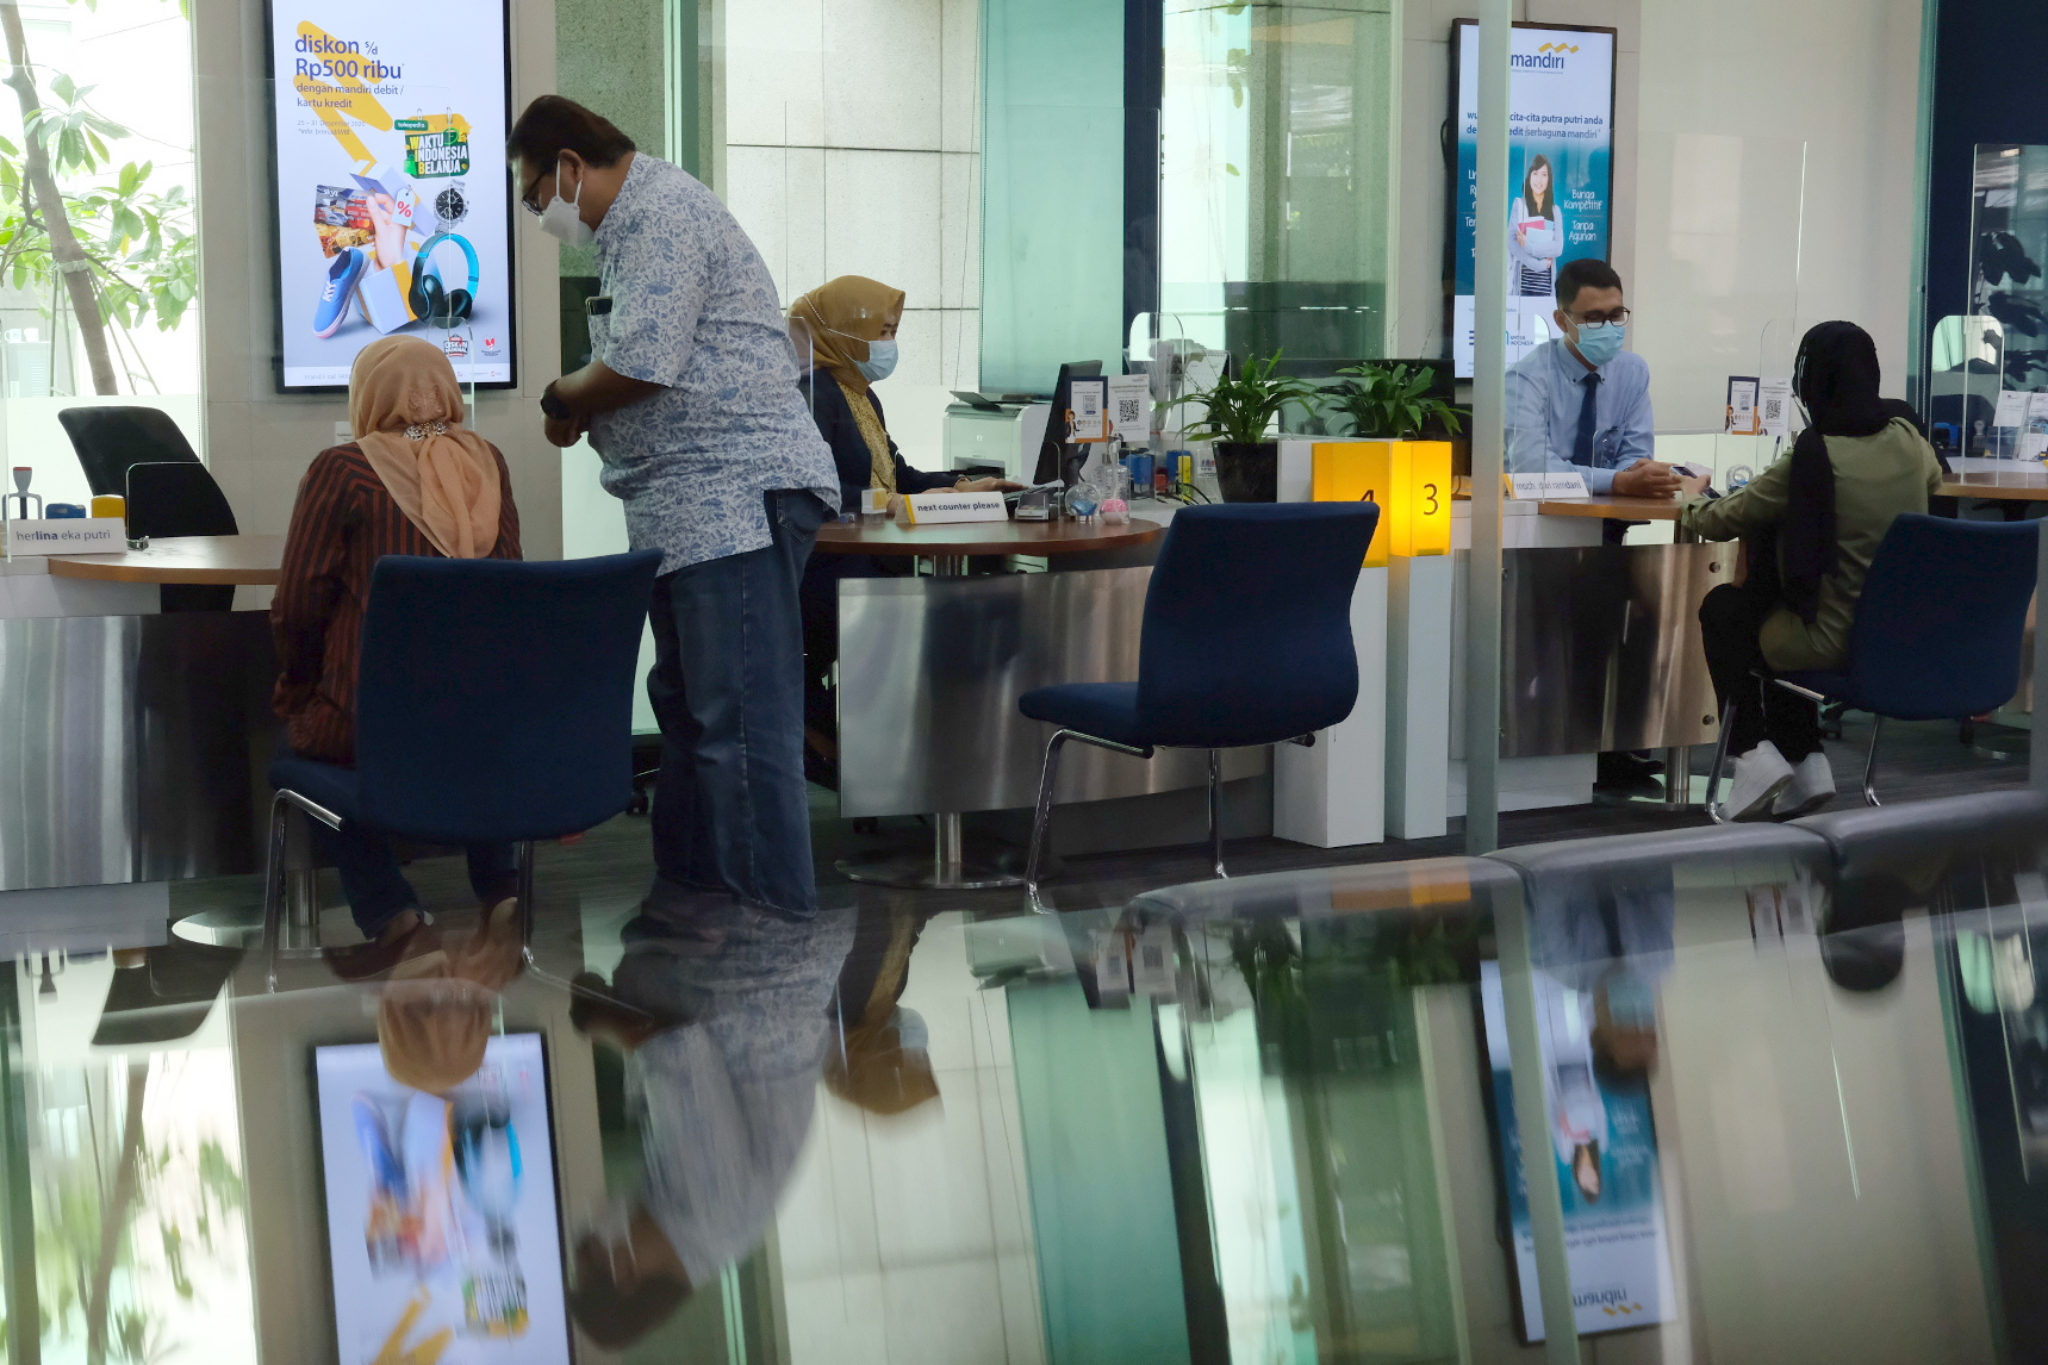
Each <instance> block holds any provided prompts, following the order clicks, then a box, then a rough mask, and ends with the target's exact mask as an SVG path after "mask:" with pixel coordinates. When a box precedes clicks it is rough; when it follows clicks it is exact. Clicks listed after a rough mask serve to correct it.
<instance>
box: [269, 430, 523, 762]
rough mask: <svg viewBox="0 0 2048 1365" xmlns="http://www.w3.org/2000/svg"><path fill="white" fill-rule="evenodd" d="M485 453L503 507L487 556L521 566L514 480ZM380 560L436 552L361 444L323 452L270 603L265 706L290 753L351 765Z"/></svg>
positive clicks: (297, 508) (302, 495) (295, 513)
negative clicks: (275, 667) (279, 720)
mask: <svg viewBox="0 0 2048 1365" xmlns="http://www.w3.org/2000/svg"><path fill="white" fill-rule="evenodd" d="M491 454H492V455H493V456H494V457H496V459H497V462H498V489H499V494H500V498H501V506H502V508H503V510H502V511H501V512H500V513H499V515H498V543H497V545H496V546H495V547H494V548H493V549H492V550H491V554H490V557H491V558H492V559H517V558H519V509H518V508H517V507H515V506H513V503H512V480H511V477H510V475H509V474H508V473H507V472H506V469H505V457H504V456H503V455H502V454H500V453H499V451H498V449H497V447H496V446H493V447H491ZM385 555H426V556H429V557H433V558H439V557H440V551H438V550H436V549H435V548H434V547H433V545H432V544H431V543H430V542H429V541H428V540H427V538H426V536H425V535H424V534H422V533H421V531H420V529H419V527H417V526H415V525H413V524H412V522H410V521H408V520H407V519H406V516H405V513H403V512H401V511H399V510H398V504H397V503H396V502H394V501H392V499H391V494H390V493H389V492H387V491H386V490H385V487H384V482H383V480H381V479H379V478H378V477H377V472H376V471H375V470H374V469H372V468H371V467H370V462H369V460H368V459H366V458H365V457H364V455H363V452H362V448H361V447H360V446H357V445H355V444H354V443H353V442H351V443H350V444H348V445H345V446H336V447H334V448H333V449H331V450H323V451H321V452H320V454H319V455H318V456H316V457H315V458H314V460H313V464H312V467H311V468H310V469H308V470H307V471H306V477H305V478H304V479H303V480H301V481H300V483H299V500H298V502H297V503H296V504H295V505H294V506H293V508H292V525H291V531H290V532H289V533H288V534H287V535H286V537H285V544H284V573H283V578H282V580H281V581H280V582H279V583H278V586H277V596H276V598H275V599H274V600H273V601H272V602H271V604H270V633H271V635H272V637H273V638H274V639H275V640H276V642H277V657H278V662H279V664H280V665H281V666H282V669H283V671H282V672H281V673H280V674H279V676H278V679H277V690H276V692H275V693H274V694H273V696H272V699H271V705H272V708H273V709H274V710H275V711H276V712H277V714H278V715H280V716H282V717H284V719H285V721H286V725H287V730H288V733H289V735H290V739H291V746H292V748H293V749H294V750H296V751H297V752H298V753H300V754H302V755H304V756H305V757H307V758H315V759H319V760H321V761H322V762H326V763H353V762H354V761H355V739H356V676H357V669H358V666H359V664H360V661H361V657H362V643H363V609H364V607H365V606H366V605H367V604H368V602H369V597H370V573H371V571H372V570H373V569H374V568H376V565H377V561H378V560H379V559H382V558H383V557H384V556H385Z"/></svg>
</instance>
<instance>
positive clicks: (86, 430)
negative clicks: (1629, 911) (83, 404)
mask: <svg viewBox="0 0 2048 1365" xmlns="http://www.w3.org/2000/svg"><path fill="white" fill-rule="evenodd" d="M57 420H58V421H59V422H61V423H63V424H64V434H65V435H67V436H69V437H70V438H71V448H72V449H73V450H75V451H77V452H78V463H79V464H80V465H81V466H83V467H84V469H85V481H86V483H88V484H90V485H91V486H92V491H93V496H94V497H117V496H121V495H123V494H125V493H126V492H127V490H128V471H129V470H130V469H133V468H134V467H135V466H136V465H139V464H198V463H199V456H198V455H197V454H196V453H194V451H193V449H192V444H191V442H189V441H187V440H186V439H185V433H184V432H182V431H180V430H178V424H177V423H176V422H173V421H172V420H171V416H170V414H169V413H167V412H161V411H158V410H157V409H156V408H134V407H117V408H66V409H64V410H63V411H62V412H60V413H58V414H57Z"/></svg>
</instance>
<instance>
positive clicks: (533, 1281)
mask: <svg viewBox="0 0 2048 1365" xmlns="http://www.w3.org/2000/svg"><path fill="white" fill-rule="evenodd" d="M313 1069H314V1076H315V1081H316V1084H317V1086H318V1095H319V1111H320V1156H321V1162H322V1165H323V1166H324V1167H325V1171H326V1187H327V1242H328V1253H329V1257H330V1263H331V1266H332V1274H333V1284H334V1321H335V1335H336V1341H337V1344H338V1349H339V1358H340V1360H341V1361H342V1362H343V1365H370V1363H371V1362H384V1361H411V1362H417V1363H418V1365H472V1363H473V1362H474V1363H475V1365H497V1363H498V1362H505V1365H527V1362H533V1363H534V1365H541V1363H543V1362H549V1363H551V1362H556V1361H564V1362H566V1361H567V1360H568V1359H569V1331H568V1317H567V1312H566V1306H565V1304H564V1302H563V1284H562V1252H561V1247H562V1237H561V1225H560V1219H559V1214H558V1209H557V1203H556V1199H555V1158H554V1145H553V1137H552V1127H551V1123H550V1115H549V1112H548V1093H547V1069H546V1063H545V1061H544V1059H543V1057H542V1054H541V1042H540V1035H538V1034H531V1033H527V1034H512V1035H509V1036H505V1037H495V1038H492V1039H491V1041H490V1044H489V1046H488V1048H487V1049H486V1050H485V1053H484V1064H483V1067H482V1068H481V1069H480V1070H479V1071H478V1072H477V1074H476V1075H475V1076H474V1077H472V1078H471V1079H470V1080H468V1081H466V1082H465V1083H464V1084H463V1085H461V1086H460V1087H458V1088H457V1089H456V1090H455V1091H453V1092H452V1093H451V1094H450V1095H449V1096H448V1097H447V1098H445V1099H443V1098H441V1097H440V1096H437V1095H428V1094H423V1093H421V1092H420V1091H417V1090H412V1089H409V1088H407V1087H406V1086H403V1085H400V1084H399V1083H398V1082H397V1081H394V1080H393V1079H391V1077H390V1075H389V1074H388V1073H387V1072H386V1071H385V1069H384V1060H383V1056H382V1053H381V1052H380V1051H379V1049H378V1047H377V1045H376V1044H375V1043H362V1044H348V1045H345V1046H336V1047H322V1048H316V1049H314V1053H313Z"/></svg>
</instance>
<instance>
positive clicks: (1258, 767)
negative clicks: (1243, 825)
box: [839, 568, 1272, 818]
mask: <svg viewBox="0 0 2048 1365" xmlns="http://www.w3.org/2000/svg"><path fill="white" fill-rule="evenodd" d="M1151 581H1152V571H1151V570H1150V569H1149V568H1125V569H1093V570H1087V571H1079V572H1071V573H1024V574H1000V575H996V576H994V577H985V578H855V579H846V580H844V581H842V582H841V584H840V588H839V809H840V813H841V814H842V815H844V816H846V817H848V818H854V817H858V816H867V815H913V814H921V813H924V812H928V811H971V810H1003V809H1009V808H1013V807H1018V806H1029V805H1030V804H1031V803H1032V802H1033V801H1034V800H1036V798H1037V795H1038V775H1039V765H1040V763H1041V761H1042V760H1043V758H1044V756H1045V742H1046V740H1048V739H1049V738H1051V736H1052V729H1051V727H1050V726H1045V725H1041V724H1039V723H1038V722H1036V721H1031V720H1026V719H1025V718H1024V717H1023V716H1022V715H1020V714H1018V711H1017V698H1018V697H1020V696H1022V695H1023V694H1024V693H1026V692H1028V691H1030V690H1031V689H1032V688H1034V687H1044V686H1047V685H1048V684H1052V683H1062V682H1118V681H1130V680H1133V679H1135V678H1136V677H1137V676H1138V629H1139V623H1140V620H1141V618H1142V617H1143V615H1144V610H1145V589H1146V586H1147V585H1148V584H1149V583H1150V582H1151ZM1206 765H1207V759H1206V758H1205V757H1204V755H1203V754H1202V753H1201V752H1200V751H1199V750H1162V751H1161V752H1160V753H1159V755H1158V756H1157V757H1155V758H1153V759H1152V760H1151V761H1150V762H1147V761H1145V760H1143V759H1137V758H1131V757H1129V756H1127V755H1123V754H1113V753H1109V752H1106V751H1104V750H1101V749H1096V748H1093V747H1091V746H1088V745H1069V746H1068V747H1067V750H1066V752H1065V753H1063V754H1062V755H1061V756H1060V781H1059V790H1058V797H1059V799H1060V800H1061V801H1063V802H1065V801H1095V800H1103V799H1106V798H1109V797H1118V796H1142V795H1145V794H1147V793H1149V792H1159V791H1172V790H1175V789H1177V788H1181V787H1198V786H1201V785H1203V784H1204V783H1205V782H1207V780H1208V769H1207V766H1206ZM1271 766H1272V751H1271V750H1270V749H1266V748H1254V749H1232V750H1229V751H1227V752H1226V754H1225V758H1224V769H1223V771H1224V775H1225V776H1226V777H1249V776H1253V775H1256V774H1259V773H1264V772H1267V771H1269V770H1270V769H1271Z"/></svg>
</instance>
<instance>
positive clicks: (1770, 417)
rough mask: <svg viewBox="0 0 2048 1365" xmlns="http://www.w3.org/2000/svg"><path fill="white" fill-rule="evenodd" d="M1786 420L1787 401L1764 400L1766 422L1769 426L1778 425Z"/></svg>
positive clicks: (1778, 399) (1779, 399)
mask: <svg viewBox="0 0 2048 1365" xmlns="http://www.w3.org/2000/svg"><path fill="white" fill-rule="evenodd" d="M1784 420H1785V400H1784V399H1782V398H1766V399H1765V400H1764V421H1765V422H1766V423H1767V424H1771V425H1776V424H1777V423H1779V422H1782V421H1784Z"/></svg>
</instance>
